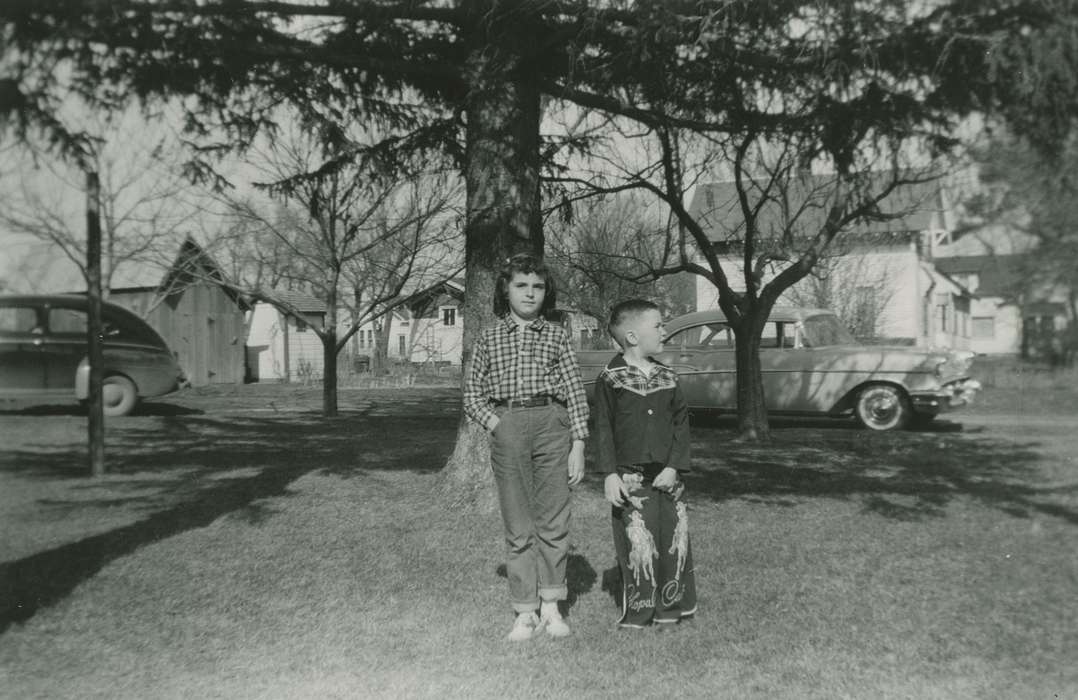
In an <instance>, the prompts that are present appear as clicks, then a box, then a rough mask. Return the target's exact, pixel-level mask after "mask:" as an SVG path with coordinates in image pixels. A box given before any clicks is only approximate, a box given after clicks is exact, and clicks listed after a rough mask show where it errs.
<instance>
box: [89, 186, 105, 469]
mask: <svg viewBox="0 0 1078 700" xmlns="http://www.w3.org/2000/svg"><path fill="white" fill-rule="evenodd" d="M100 200H101V181H100V180H99V179H98V177H97V173H96V172H94V171H92V170H91V171H87V173H86V286H87V298H88V299H89V302H90V303H89V306H90V319H89V324H88V325H87V328H86V334H87V345H88V346H89V358H90V386H89V394H88V395H87V397H86V399H87V401H86V406H87V411H88V416H89V420H88V421H87V427H88V428H89V439H90V475H91V476H102V475H104V473H105V407H104V403H103V401H102V396H101V383H102V380H103V379H104V376H103V374H104V364H105V361H104V350H103V348H102V344H103V343H104V338H105V336H104V333H103V332H102V323H101V210H100Z"/></svg>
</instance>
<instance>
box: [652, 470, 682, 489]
mask: <svg viewBox="0 0 1078 700" xmlns="http://www.w3.org/2000/svg"><path fill="white" fill-rule="evenodd" d="M651 485H652V486H654V487H655V488H657V489H659V490H660V491H666V492H667V493H673V491H674V487H675V486H676V485H677V470H676V469H674V468H673V467H667V468H666V469H663V470H662V471H661V472H659V475H658V476H656V477H655V480H654V481H652V482H651Z"/></svg>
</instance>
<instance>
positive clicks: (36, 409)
mask: <svg viewBox="0 0 1078 700" xmlns="http://www.w3.org/2000/svg"><path fill="white" fill-rule="evenodd" d="M0 405H3V404H0ZM203 413H204V411H202V410H201V409H198V408H192V407H189V406H181V405H179V404H174V403H165V402H151V401H145V402H140V403H139V404H138V405H137V406H135V410H134V411H132V412H131V415H132V416H192V415H201V414H203ZM85 415H86V407H85V406H83V405H82V404H78V403H58V404H33V405H25V406H18V407H16V408H10V407H8V406H5V407H4V408H0V416H85ZM106 420H123V418H122V417H121V418H106Z"/></svg>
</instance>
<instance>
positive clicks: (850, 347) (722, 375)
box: [578, 307, 981, 430]
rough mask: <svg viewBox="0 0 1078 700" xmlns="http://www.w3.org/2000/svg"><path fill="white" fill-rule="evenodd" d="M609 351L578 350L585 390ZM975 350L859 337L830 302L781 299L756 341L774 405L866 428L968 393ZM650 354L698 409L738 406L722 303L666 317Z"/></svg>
mask: <svg viewBox="0 0 1078 700" xmlns="http://www.w3.org/2000/svg"><path fill="white" fill-rule="evenodd" d="M611 356H612V351H584V352H580V353H578V360H579V362H580V367H581V373H582V375H583V378H584V380H585V383H586V386H588V388H589V394H590V388H591V386H593V385H594V379H595V377H596V376H597V375H598V374H599V372H600V371H602V368H603V367H605V366H606V363H607V362H608V361H609V360H610V358H611ZM973 356H974V353H972V352H969V351H965V350H941V349H928V348H918V347H907V346H896V347H885V346H871V345H862V344H859V343H858V342H857V341H856V340H854V338H853V337H852V336H851V335H850V333H849V331H847V330H846V328H845V327H844V326H843V325H842V323H841V322H840V321H839V319H838V317H836V316H835V315H834V314H833V313H832V312H830V311H825V310H822V309H806V308H794V307H785V308H781V307H777V308H775V309H774V310H773V312H772V313H771V316H770V317H769V318H768V323H767V326H766V327H765V330H764V333H763V337H762V343H761V349H760V364H761V366H762V372H763V383H764V400H765V401H766V403H767V407H768V411H769V412H771V413H774V414H782V415H827V416H843V415H850V414H852V415H853V416H854V417H856V418H857V420H858V421H859V422H860V423H861V424H862V425H864V426H865V427H866V428H869V429H872V430H893V429H899V428H903V427H905V426H907V425H910V424H911V423H914V422H926V421H928V420H931V419H932V418H934V417H935V416H936V415H938V414H939V413H942V412H944V411H949V410H952V409H955V408H958V407H960V406H963V405H965V404H967V403H969V402H970V401H971V400H973V398H974V396H975V395H976V394H977V392H978V391H979V390H980V388H981V385H980V382H978V381H976V380H975V379H971V378H970V375H969V368H970V362H971V361H972V359H973ZM656 359H657V360H659V361H660V362H663V363H664V364H667V365H669V366H671V367H673V368H674V369H675V370H677V372H678V375H679V376H680V377H681V386H682V388H683V390H684V392H685V395H686V398H687V399H688V402H689V406H690V407H691V408H692V409H693V410H694V411H697V412H702V411H717V412H721V413H732V412H735V411H736V410H737V377H736V372H735V369H734V334H733V331H732V330H731V329H730V327H729V325H728V324H727V323H726V318H725V316H723V313H722V312H721V311H719V310H713V311H698V312H695V313H690V314H686V315H684V316H680V317H678V318H675V319H674V320H672V321H670V322H669V323H667V324H666V343H665V346H664V349H663V352H662V353H661V354H660V355H658V356H657V357H656Z"/></svg>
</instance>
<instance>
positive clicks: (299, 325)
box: [296, 318, 307, 333]
mask: <svg viewBox="0 0 1078 700" xmlns="http://www.w3.org/2000/svg"><path fill="white" fill-rule="evenodd" d="M296 330H297V331H299V332H300V333H302V332H303V331H305V330H307V322H306V321H304V320H303V319H302V318H297V319H296Z"/></svg>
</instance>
